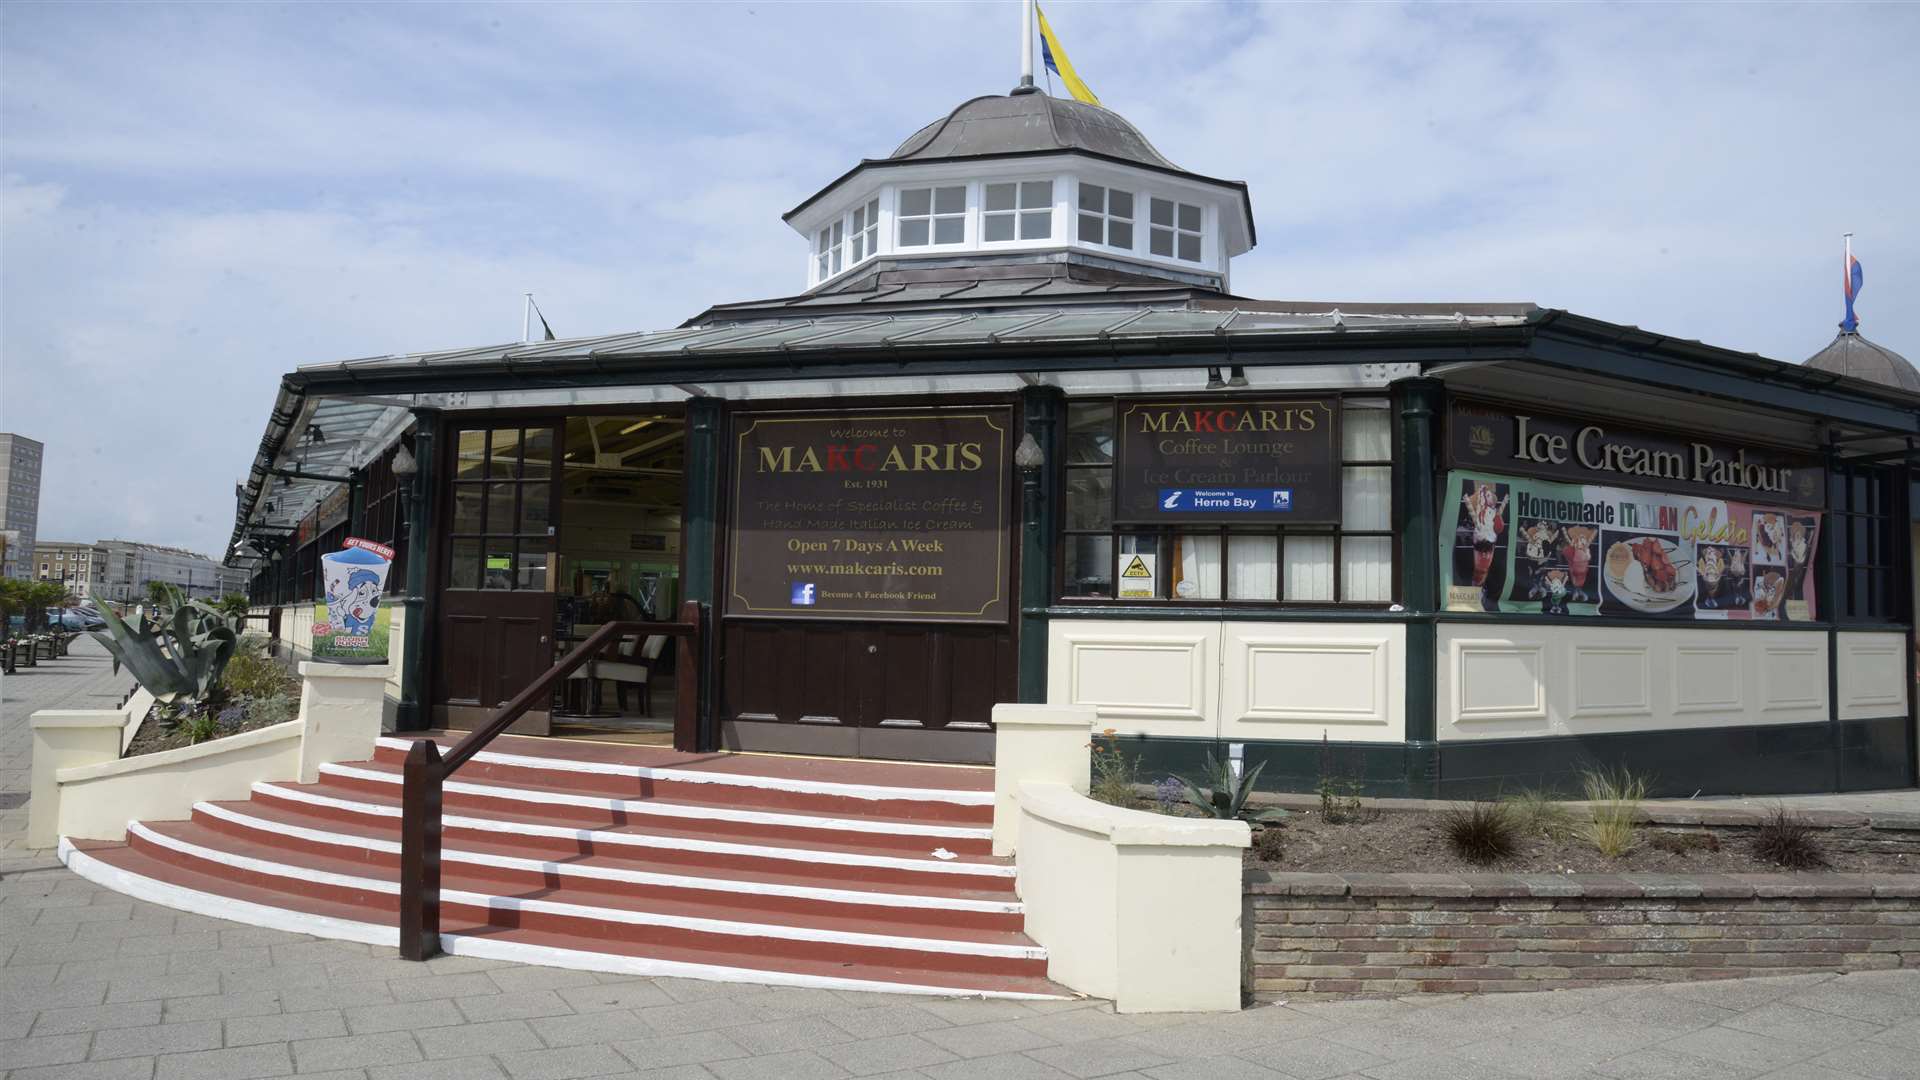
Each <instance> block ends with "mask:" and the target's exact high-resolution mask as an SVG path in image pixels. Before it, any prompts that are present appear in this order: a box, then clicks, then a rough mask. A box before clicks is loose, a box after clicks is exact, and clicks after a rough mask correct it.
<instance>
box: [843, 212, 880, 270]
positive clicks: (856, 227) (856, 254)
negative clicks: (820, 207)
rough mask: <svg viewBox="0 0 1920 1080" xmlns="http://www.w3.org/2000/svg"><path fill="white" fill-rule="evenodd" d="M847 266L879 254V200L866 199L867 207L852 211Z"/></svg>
mask: <svg viewBox="0 0 1920 1080" xmlns="http://www.w3.org/2000/svg"><path fill="white" fill-rule="evenodd" d="M848 235H849V240H848V253H847V265H849V266H851V265H853V264H854V263H857V262H859V261H860V260H862V259H867V258H871V257H873V256H875V255H878V254H879V253H880V200H879V199H868V200H867V205H865V206H856V207H854V209H853V228H852V230H850V232H849V234H848Z"/></svg>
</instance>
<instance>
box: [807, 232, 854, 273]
mask: <svg viewBox="0 0 1920 1080" xmlns="http://www.w3.org/2000/svg"><path fill="white" fill-rule="evenodd" d="M845 237H846V223H845V222H841V221H836V222H834V223H833V224H831V225H829V226H827V227H826V228H824V229H821V230H820V234H819V236H818V237H816V238H815V240H814V246H813V252H814V254H813V260H814V264H815V269H816V270H817V271H818V273H817V275H816V276H818V277H819V279H820V280H821V281H825V280H827V279H828V278H830V277H832V276H833V275H835V274H837V273H839V272H840V258H841V253H842V246H841V242H842V241H843V240H844V239H845Z"/></svg>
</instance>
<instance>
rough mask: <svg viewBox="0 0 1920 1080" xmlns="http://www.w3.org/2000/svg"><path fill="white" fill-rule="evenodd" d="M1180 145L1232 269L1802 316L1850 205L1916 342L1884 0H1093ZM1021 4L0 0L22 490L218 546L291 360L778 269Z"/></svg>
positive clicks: (1077, 11) (65, 517)
mask: <svg viewBox="0 0 1920 1080" xmlns="http://www.w3.org/2000/svg"><path fill="white" fill-rule="evenodd" d="M1049 14H1050V17H1051V19H1052V21H1053V23H1054V26H1055V29H1056V30H1057V31H1058V32H1059V33H1060V34H1061V35H1062V37H1063V38H1064V40H1065V41H1066V43H1067V45H1068V46H1069V48H1070V49H1071V50H1072V55H1073V58H1074V61H1075V63H1076V64H1077V66H1078V67H1079V68H1080V70H1081V72H1082V73H1083V74H1084V75H1085V76H1086V77H1087V78H1088V79H1089V80H1090V81H1091V82H1092V83H1093V85H1094V87H1095V88H1096V89H1097V90H1098V91H1099V92H1100V93H1101V95H1102V96H1103V98H1104V99H1105V100H1106V101H1107V103H1108V104H1109V105H1111V106H1112V107H1114V108H1115V109H1117V110H1119V111H1120V112H1121V113H1123V114H1124V115H1126V116H1128V117H1129V118H1130V119H1132V120H1133V121H1134V122H1135V123H1137V124H1138V125H1139V126H1140V127H1141V129H1142V130H1143V131H1145V132H1146V133H1147V134H1148V135H1149V136H1150V137H1151V138H1152V139H1153V140H1154V141H1155V143H1156V144H1157V145H1158V146H1159V147H1160V149H1161V150H1162V151H1164V152H1165V153H1166V154H1167V155H1168V156H1170V157H1171V158H1172V159H1173V160H1175V161H1177V162H1179V163H1181V164H1182V165H1184V166H1186V167H1188V168H1192V169H1195V170H1198V171H1201V172H1207V173H1211V174H1214V175H1221V176H1228V177H1236V178H1244V179H1246V180H1247V181H1248V182H1249V183H1250V184H1251V186H1252V193H1253V200H1254V206H1255V210H1256V212H1257V214H1258V219H1259V227H1260V235H1261V245H1260V247H1259V248H1258V249H1256V251H1255V252H1253V253H1252V254H1251V255H1249V256H1248V257H1246V258H1244V259H1242V260H1239V261H1238V262H1237V263H1236V266H1235V277H1234V283H1235V286H1236V288H1237V290H1238V291H1240V292H1242V293H1245V294H1248V295H1259V296H1279V297H1290V298H1315V299H1332V300H1340V299H1402V300H1444V299H1458V300H1476V299H1503V300H1511V299H1532V300H1537V301H1540V302H1542V303H1546V304H1550V305H1553V306H1561V307H1569V308H1572V309H1574V310H1577V311H1580V312H1582V313H1583V314H1590V315H1596V316H1599V317H1602V318H1608V319H1613V320H1616V321H1621V322H1630V323H1637V324H1641V325H1644V326H1648V327H1649V328H1652V329H1656V330H1660V331H1662V332H1667V333H1672V334H1676V335H1679V336H1686V337H1698V338H1702V339H1705V340H1708V341H1711V342H1713V343H1715V344H1720V345H1726V346H1729V347H1733V348H1739V349H1752V350H1757V351H1761V352H1764V353H1767V354H1769V355H1774V356H1778V357H1782V358H1786V359H1796V358H1798V357H1800V356H1804V355H1806V354H1807V353H1809V352H1811V351H1813V350H1814V349H1815V348H1818V347H1819V346H1820V345H1821V344H1823V343H1824V342H1825V341H1826V340H1827V338H1828V337H1829V336H1830V335H1831V333H1832V326H1833V323H1834V322H1835V321H1837V319H1838V317H1839V298H1838V289H1837V287H1836V286H1837V281H1836V280H1835V279H1836V277H1837V271H1838V254H1837V241H1838V235H1839V233H1840V232H1841V231H1843V230H1846V229H1853V230H1856V231H1857V232H1858V233H1859V239H1858V242H1857V250H1858V251H1859V254H1860V256H1861V259H1862V261H1863V262H1864V263H1865V265H1866V268H1867V289H1866V292H1865V293H1864V294H1863V296H1862V301H1861V311H1862V316H1863V320H1864V324H1865V326H1866V328H1867V330H1868V332H1869V333H1870V334H1872V335H1873V336H1875V337H1876V338H1877V339H1879V340H1881V341H1883V342H1885V343H1887V344H1889V345H1890V346H1892V347H1894V348H1897V349H1902V350H1903V351H1905V352H1907V353H1909V354H1910V355H1912V354H1920V313H1916V310H1915V308H1914V305H1912V304H1910V303H1907V302H1906V299H1907V297H1910V296H1912V295H1913V294H1914V292H1915V282H1916V281H1917V280H1920V254H1916V253H1917V252H1920V220H1916V211H1915V209H1914V206H1913V202H1912V199H1911V196H1910V195H1909V191H1910V189H1911V187H1912V183H1913V178H1914V177H1915V176H1920V140H1916V139H1914V137H1913V136H1912V134H1911V132H1910V130H1909V129H1910V128H1911V119H1910V117H1908V116H1906V115H1905V113H1906V112H1907V111H1908V110H1909V109H1910V108H1911V105H1912V103H1913V102H1914V101H1916V100H1920V75H1917V74H1916V73H1915V69H1914V68H1913V66H1912V64H1911V61H1910V58H1911V55H1912V53H1913V50H1914V47H1915V46H1916V45H1917V44H1920V12H1916V11H1915V10H1913V9H1910V8H1905V7H1900V6H1897V5H1827V6H1820V7H1785V6H1777V5H1767V6H1762V5H1741V6H1732V5H1690V6H1678V5H1661V6H1653V5H1636V6H1608V7H1601V6H1592V5H1580V6H1575V5H1551V6H1549V5H1540V6H1524V7H1523V6H1517V5H1501V6H1478V7H1476V6H1464V5H1430V6H1420V7H1387V6H1380V5H1312V6H1308V5H1240V4H1210V5H1187V4H1153V5H1125V6H1123V5H1091V4H1069V3H1065V2H1059V3H1056V4H1053V5H1050V11H1049ZM1016 19H1017V16H1016V15H1015V13H1014V10H1013V5H1012V4H1010V3H1008V4H951V5H885V6H881V5H858V4H834V5H819V4H809V5H796V4H773V3H758V4H752V5H747V4H728V5H711V4H707V5H692V4H687V5H664V4H655V5H528V6H502V5H487V6H476V7H451V6H429V7H420V6H404V5H390V6H379V7H362V6H348V5H326V6H312V5H304V6H293V7H267V6H264V5H262V6H243V5H227V6H209V5H191V6H161V5H144V6H134V7H124V6H123V7H108V6H105V5H66V6H52V5H36V6H31V7H28V6H23V5H14V6H10V7H7V8H4V9H0V171H4V174H5V179H4V183H3V185H0V350H3V355H4V358H5V359H4V369H3V370H0V380H3V383H0V410H3V411H0V427H5V428H7V429H9V430H19V431H23V432H25V433H27V434H30V435H34V436H35V437H38V438H43V439H45V440H47V442H48V443H49V450H48V464H47V472H46V490H45V495H44V498H43V514H42V524H41V531H42V533H43V534H46V535H49V536H51V535H54V534H62V535H70V536H75V537H81V538H91V537H94V536H105V535H112V534H127V535H135V536H138V537H140V538H143V539H151V540H156V541H163V542H171V543H185V544H189V545H192V546H195V547H199V548H202V549H204V550H209V551H211V550H215V549H217V548H218V547H219V545H220V544H221V543H223V542H224V540H225V537H226V533H227V529H228V527H229V524H230V518H231V513H232V497H231V484H232V481H233V480H234V479H236V478H237V477H238V476H240V475H241V474H243V472H244V471H245V469H246V467H247V465H248V463H249V461H250V459H251V454H252V452H253V449H254V446H255V444H256V442H257V439H258V436H259V431H260V428H261V426H262V424H263V423H264V418H265V411H266V406H267V403H268V402H269V401H270V400H271V397H272V394H273V389H274V386H275V383H276V379H277V377H278V375H279V374H280V373H281V372H284V371H286V370H289V369H291V368H292V367H294V366H295V365H298V364H302V363H309V362H318V361H326V360H337V359H345V358H349V357H357V356H364V355H370V354H382V353H392V352H401V351H407V350H412V349H421V348H437V347H450V346H459V345H469V344H480V343H484V342H489V341H499V340H504V339H510V338H511V337H513V336H514V335H515V334H516V333H517V331H518V327H519V295H520V293H521V292H522V291H524V290H527V289H532V290H534V291H535V292H536V293H538V294H539V296H540V297H541V302H542V307H543V308H544V309H545V310H546V312H547V314H548V317H549V318H550V319H551V320H552V321H553V322H554V323H555V329H556V330H557V331H559V332H561V333H563V334H569V335H571V334H587V333H612V332H617V331H621V330H631V329H641V328H658V327H662V326H667V325H672V324H675V323H678V322H679V321H680V320H681V319H683V318H685V317H686V316H688V315H691V314H693V313H695V312H697V311H699V310H702V309H704V308H706V307H707V306H709V305H711V304H714V303H721V302H727V301H733V300H741V299H747V298H751V297H757V296H768V295H777V294H785V293H789V292H793V291H796V290H797V289H798V288H799V287H800V285H801V282H802V280H803V278H802V259H803V257H804V247H803V244H802V242H801V241H800V240H799V239H798V238H797V237H795V236H793V235H792V233H791V232H789V231H788V230H787V229H786V227H785V226H784V225H782V224H781V223H780V221H779V215H780V214H781V213H782V212H784V211H785V210H787V209H789V208H791V207H792V206H793V205H794V204H796V203H797V202H799V201H800V200H801V199H802V198H804V197H805V196H806V195H808V194H810V193H811V192H812V191H813V190H814V189H815V188H817V187H818V186H820V185H821V184H823V183H825V182H827V181H828V180H830V179H832V178H833V177H835V176H837V175H839V174H840V173H841V172H842V171H844V170H845V169H846V168H847V167H849V166H850V165H852V164H853V162H854V161H856V160H858V159H859V158H861V157H873V156H882V155H884V154H886V153H887V152H889V151H890V150H891V149H892V147H893V146H894V145H895V144H896V143H898V142H899V141H900V140H901V139H903V138H904V137H905V136H906V135H908V134H910V133H911V132H912V131H913V130H914V129H915V128H917V127H919V126H920V125H921V124H924V123H926V122H927V121H929V120H932V119H934V118H936V117H937V116H938V115H939V114H940V113H942V112H943V111H944V110H946V109H948V108H950V107H952V106H953V105H954V104H956V103H957V102H959V101H961V100H963V99H965V98H967V97H970V96H973V95H975V94H979V93H995V92H1001V91H1004V90H1005V89H1007V88H1008V87H1010V86H1011V85H1012V83H1013V82H1014V79H1015V77H1016V75H1017V70H1016V64H1015V60H1016V55H1017V50H1016V39H1015V36H1014V30H1015V27H1016V25H1017V24H1016Z"/></svg>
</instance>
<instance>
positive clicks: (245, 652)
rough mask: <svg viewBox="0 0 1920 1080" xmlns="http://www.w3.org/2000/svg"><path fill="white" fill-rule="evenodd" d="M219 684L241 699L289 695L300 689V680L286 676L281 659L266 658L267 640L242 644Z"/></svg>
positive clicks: (228, 662) (251, 638) (257, 639)
mask: <svg viewBox="0 0 1920 1080" xmlns="http://www.w3.org/2000/svg"><path fill="white" fill-rule="evenodd" d="M220 685H221V686H223V687H225V688H226V690H227V693H228V694H230V695H232V696H233V697H239V698H249V697H271V696H275V695H278V696H288V695H291V694H293V693H294V692H296V691H297V690H298V689H299V680H298V679H295V678H294V677H293V676H291V675H289V674H287V669H286V668H283V667H281V666H280V662H279V661H278V660H275V659H274V658H273V657H271V656H268V655H267V652H266V641H265V640H264V639H262V638H258V637H250V638H246V639H244V640H242V641H241V642H240V647H239V648H238V649H236V650H234V654H233V658H232V659H231V660H228V661H227V669H226V671H225V672H224V673H222V675H221V677H220Z"/></svg>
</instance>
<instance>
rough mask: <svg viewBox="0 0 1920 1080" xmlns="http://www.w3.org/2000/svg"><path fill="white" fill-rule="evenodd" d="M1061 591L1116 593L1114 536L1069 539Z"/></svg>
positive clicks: (1073, 537)
mask: <svg viewBox="0 0 1920 1080" xmlns="http://www.w3.org/2000/svg"><path fill="white" fill-rule="evenodd" d="M1062 591H1063V592H1064V593H1065V594H1066V595H1068V596H1112V595H1113V537H1111V536H1069V537H1067V538H1066V576H1065V580H1064V586H1063V589H1062Z"/></svg>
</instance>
